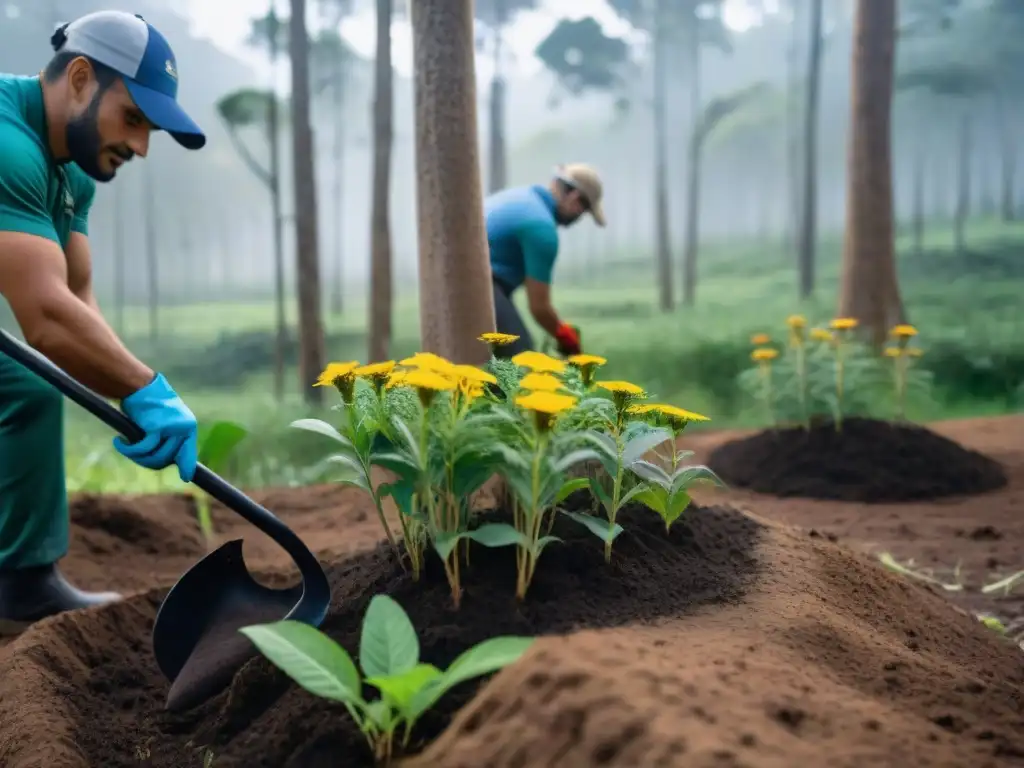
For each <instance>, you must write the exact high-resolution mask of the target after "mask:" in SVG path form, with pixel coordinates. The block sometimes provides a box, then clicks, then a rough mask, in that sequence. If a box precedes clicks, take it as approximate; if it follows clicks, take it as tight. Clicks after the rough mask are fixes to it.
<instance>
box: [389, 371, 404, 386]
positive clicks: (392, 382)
mask: <svg viewBox="0 0 1024 768" xmlns="http://www.w3.org/2000/svg"><path fill="white" fill-rule="evenodd" d="M408 375H409V372H408V371H392V373H391V375H390V376H388V383H387V384H385V385H384V388H385V389H391V388H392V387H401V386H403V385H404V384H405V377H406V376H408Z"/></svg>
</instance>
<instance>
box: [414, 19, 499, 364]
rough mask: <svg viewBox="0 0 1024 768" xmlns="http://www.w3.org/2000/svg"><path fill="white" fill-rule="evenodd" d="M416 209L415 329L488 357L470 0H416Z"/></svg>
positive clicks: (438, 349) (443, 350)
mask: <svg viewBox="0 0 1024 768" xmlns="http://www.w3.org/2000/svg"><path fill="white" fill-rule="evenodd" d="M412 39H413V62H414V70H415V104H416V193H417V210H418V212H419V280H420V329H421V331H420V332H421V335H422V346H423V349H424V350H425V351H429V352H433V353H435V354H439V355H443V356H445V357H447V358H448V359H450V360H453V361H455V362H457V363H468V364H482V363H484V362H486V361H487V359H488V358H489V355H490V352H489V349H488V347H487V345H486V344H484V343H483V342H480V341H478V340H477V337H478V336H479V335H480V334H481V333H487V332H489V331H493V330H494V296H493V291H492V288H491V268H490V261H489V260H488V257H487V235H486V232H485V229H484V213H483V196H482V194H481V189H480V158H479V149H478V146H479V145H478V142H477V119H476V75H475V71H474V62H473V59H474V55H473V54H474V48H473V2H472V0H416V2H414V3H412Z"/></svg>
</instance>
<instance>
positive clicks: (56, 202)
mask: <svg viewBox="0 0 1024 768" xmlns="http://www.w3.org/2000/svg"><path fill="white" fill-rule="evenodd" d="M95 194H96V182H94V181H93V180H92V179H91V178H90V177H89V176H87V175H86V174H85V172H84V171H83V170H82V169H81V168H79V167H78V166H77V165H75V164H74V163H62V164H58V163H56V162H55V161H54V159H53V156H52V154H51V153H50V147H49V141H48V137H47V127H46V113H45V110H44V109H43V89H42V85H41V84H40V82H39V78H38V77H22V76H18V75H5V74H0V232H24V233H25V234H29V235H38V236H39V237H45V238H47V239H48V240H53V241H54V242H55V243H57V244H58V245H60V246H61V248H66V247H67V243H68V238H69V237H70V236H71V233H72V232H79V233H81V234H83V235H88V234H89V223H88V222H89V209H90V207H91V206H92V201H93V197H94V196H95Z"/></svg>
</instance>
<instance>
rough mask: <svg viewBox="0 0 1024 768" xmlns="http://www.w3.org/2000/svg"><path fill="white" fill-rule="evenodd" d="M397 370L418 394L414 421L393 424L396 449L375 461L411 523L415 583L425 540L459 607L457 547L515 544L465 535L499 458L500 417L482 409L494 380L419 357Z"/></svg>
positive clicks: (485, 531)
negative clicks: (476, 497) (390, 476)
mask: <svg viewBox="0 0 1024 768" xmlns="http://www.w3.org/2000/svg"><path fill="white" fill-rule="evenodd" d="M402 364H403V365H406V366H410V367H411V370H408V371H405V372H402V373H401V374H400V378H399V380H398V382H399V383H398V386H403V387H411V388H412V389H413V390H415V392H416V394H417V396H418V398H419V402H420V410H419V414H418V418H417V419H416V420H415V422H414V423H412V424H409V423H407V422H406V421H404V420H402V419H396V420H395V421H394V427H395V432H396V440H395V445H394V449H393V450H392V451H390V452H387V453H382V454H378V455H376V456H375V458H374V461H375V463H376V464H378V465H380V466H383V467H385V468H387V469H389V470H391V471H392V472H394V473H395V474H396V475H397V476H398V479H397V480H396V481H395V482H393V483H389V484H388V487H387V491H386V492H387V493H388V494H389V495H391V497H392V498H393V499H394V500H395V503H396V504H397V506H398V507H399V511H400V512H401V513H402V517H403V519H405V520H407V521H408V528H407V533H406V535H407V536H411V537H412V538H413V539H414V540H415V544H414V545H413V546H410V545H409V544H408V543H407V549H409V551H410V554H411V556H412V559H413V574H414V578H418V575H419V571H420V568H421V566H422V556H421V552H422V550H423V548H424V547H425V544H426V542H427V541H428V540H429V541H430V542H431V543H432V544H433V547H434V550H435V551H436V552H437V554H438V556H440V558H441V560H442V562H443V563H444V568H445V574H446V576H447V578H448V583H449V585H450V586H451V590H452V600H453V602H454V604H455V606H456V607H458V605H459V601H460V598H461V593H462V588H461V575H460V563H459V556H458V553H459V547H458V544H459V542H460V541H463V540H468V539H472V540H475V541H477V542H479V543H481V544H484V545H485V546H505V545H507V544H510V543H512V542H510V541H506V540H504V539H502V538H501V536H497V537H496V536H495V531H493V530H492V529H490V527H489V526H482V527H481V528H479V529H477V530H471V529H470V522H471V520H470V518H471V512H472V510H471V508H470V499H471V496H472V494H473V493H474V492H476V491H477V490H478V489H479V488H480V487H481V486H482V485H483V484H484V483H485V482H487V480H488V479H489V478H490V477H491V476H492V475H493V474H494V473H495V471H496V469H497V463H498V461H499V459H500V456H501V452H500V449H499V446H498V438H497V434H496V431H495V425H496V424H497V423H498V421H499V420H500V417H498V416H496V415H494V413H492V412H491V411H490V409H489V408H487V407H486V406H487V404H488V403H490V402H492V400H491V398H490V397H489V396H488V395H487V390H486V387H487V386H488V385H494V384H496V383H497V380H496V378H495V377H494V376H493V375H491V374H490V373H487V372H486V371H483V370H481V369H479V368H475V367H473V366H466V365H454V364H452V363H450V362H448V361H446V360H442V359H441V358H438V357H436V356H433V355H430V356H428V355H426V354H424V353H421V354H420V355H418V356H414V357H412V358H409V359H408V360H403V361H402ZM412 366H415V367H412ZM407 541H408V540H407Z"/></svg>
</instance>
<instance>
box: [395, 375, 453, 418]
mask: <svg viewBox="0 0 1024 768" xmlns="http://www.w3.org/2000/svg"><path fill="white" fill-rule="evenodd" d="M402 383H403V384H405V385H406V386H408V387H412V388H414V389H415V390H416V394H418V395H419V396H420V402H421V403H423V407H424V408H426V407H428V406H429V405H430V403H431V401H433V399H434V395H436V394H437V393H438V392H447V391H450V390H453V389H455V382H454V381H452V380H451V379H450V378H448V377H447V376H442V375H441V374H440V373H438V372H437V371H431V370H428V369H426V368H414V369H413V370H411V371H409V372H408V373H406V374H405V377H404V378H403V380H402Z"/></svg>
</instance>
